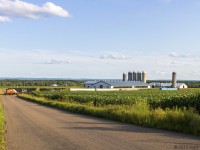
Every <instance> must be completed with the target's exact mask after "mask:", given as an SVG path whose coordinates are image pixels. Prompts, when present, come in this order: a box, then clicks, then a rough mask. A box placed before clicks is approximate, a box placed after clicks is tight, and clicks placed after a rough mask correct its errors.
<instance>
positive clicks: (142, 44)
mask: <svg viewBox="0 0 200 150" xmlns="http://www.w3.org/2000/svg"><path fill="white" fill-rule="evenodd" d="M0 68H1V71H0V77H28V78H43V77H45V78H77V79H79V78H91V79H121V78H122V74H123V73H128V72H129V71H143V70H145V71H146V72H147V79H149V80H153V79H171V74H172V72H173V71H175V72H176V73H177V79H179V80H200V0H40V1H35V0H0Z"/></svg>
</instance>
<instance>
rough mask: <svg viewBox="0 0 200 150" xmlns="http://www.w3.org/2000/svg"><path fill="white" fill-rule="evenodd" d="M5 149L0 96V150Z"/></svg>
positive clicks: (0, 97) (3, 119)
mask: <svg viewBox="0 0 200 150" xmlns="http://www.w3.org/2000/svg"><path fill="white" fill-rule="evenodd" d="M5 149H6V143H5V117H4V112H3V105H2V96H1V95H0V150H5Z"/></svg>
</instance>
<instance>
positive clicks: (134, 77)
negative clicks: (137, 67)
mask: <svg viewBox="0 0 200 150" xmlns="http://www.w3.org/2000/svg"><path fill="white" fill-rule="evenodd" d="M133 81H137V72H135V71H133Z"/></svg>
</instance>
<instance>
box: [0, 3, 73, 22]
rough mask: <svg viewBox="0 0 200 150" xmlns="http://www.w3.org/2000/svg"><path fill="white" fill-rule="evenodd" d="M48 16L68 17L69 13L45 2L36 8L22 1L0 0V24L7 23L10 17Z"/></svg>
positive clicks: (37, 17)
mask: <svg viewBox="0 0 200 150" xmlns="http://www.w3.org/2000/svg"><path fill="white" fill-rule="evenodd" d="M49 16H59V17H69V16H70V15H69V13H68V12H67V11H66V10H65V9H63V8H62V7H60V6H57V5H55V4H53V3H51V2H46V3H44V4H43V5H42V6H37V5H35V4H32V3H28V2H25V1H22V0H0V22H9V21H10V17H24V18H29V19H40V18H45V17H49Z"/></svg>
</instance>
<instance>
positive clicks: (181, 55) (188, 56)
mask: <svg viewBox="0 0 200 150" xmlns="http://www.w3.org/2000/svg"><path fill="white" fill-rule="evenodd" d="M169 56H170V57H174V58H192V57H193V56H191V55H188V54H178V53H176V52H172V53H171V54H169Z"/></svg>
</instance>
